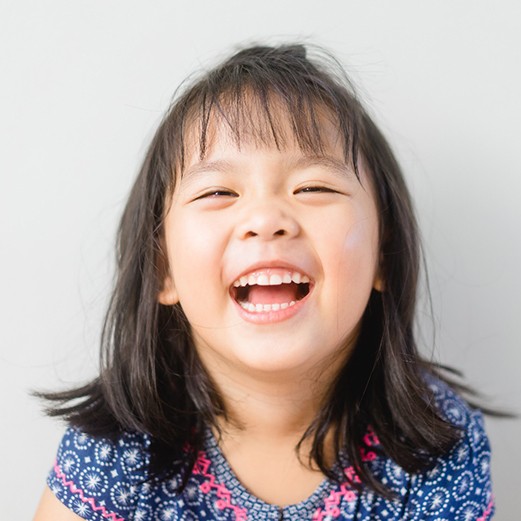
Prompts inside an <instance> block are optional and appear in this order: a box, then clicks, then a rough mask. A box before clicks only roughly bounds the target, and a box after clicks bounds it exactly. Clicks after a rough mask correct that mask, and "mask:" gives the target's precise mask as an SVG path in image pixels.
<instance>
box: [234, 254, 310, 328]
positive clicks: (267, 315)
mask: <svg viewBox="0 0 521 521" xmlns="http://www.w3.org/2000/svg"><path fill="white" fill-rule="evenodd" d="M275 270H281V271H287V272H292V273H294V272H297V273H300V274H301V275H303V276H306V277H308V279H309V281H310V282H309V292H308V293H307V295H305V296H304V297H302V298H301V299H300V300H297V301H296V302H295V304H294V305H292V306H288V307H287V308H285V309H278V310H270V311H255V312H252V311H248V310H247V309H244V308H243V307H242V306H241V305H240V304H239V302H238V301H237V300H236V299H235V296H234V290H235V288H234V286H233V284H234V282H235V281H237V280H239V279H240V278H241V277H245V276H248V275H251V274H253V273H258V272H268V273H269V272H270V271H275ZM314 286H315V282H314V278H313V277H312V276H311V275H310V274H309V271H308V270H307V269H305V268H303V267H302V266H300V265H298V264H294V263H291V262H286V261H281V260H273V261H262V262H257V263H255V264H251V265H250V266H248V267H247V268H246V269H244V270H243V271H241V272H240V273H239V274H238V275H236V276H235V277H234V279H233V280H232V281H231V283H230V289H229V294H230V298H231V300H232V302H233V304H234V305H235V308H236V310H237V313H238V314H239V316H240V317H241V318H242V319H243V320H245V321H246V322H251V323H253V324H273V323H276V322H282V321H284V320H288V319H290V318H292V317H294V316H295V315H297V314H298V313H299V312H300V311H301V310H302V308H303V307H304V306H305V304H306V303H307V301H308V299H309V297H310V295H311V294H312V292H313V288H314Z"/></svg>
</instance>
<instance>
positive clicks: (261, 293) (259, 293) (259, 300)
mask: <svg viewBox="0 0 521 521" xmlns="http://www.w3.org/2000/svg"><path fill="white" fill-rule="evenodd" d="M292 300H297V285H296V284H280V285H279V286H251V287H250V290H249V292H248V302H251V303H252V304H282V303H284V302H291V301H292Z"/></svg>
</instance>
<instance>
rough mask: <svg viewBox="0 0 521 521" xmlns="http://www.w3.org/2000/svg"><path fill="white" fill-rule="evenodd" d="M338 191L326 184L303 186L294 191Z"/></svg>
mask: <svg viewBox="0 0 521 521" xmlns="http://www.w3.org/2000/svg"><path fill="white" fill-rule="evenodd" d="M316 192H318V193H333V194H334V193H339V192H338V190H333V188H328V187H327V186H304V187H303V188H299V189H298V190H296V191H295V193H296V194H311V193H316Z"/></svg>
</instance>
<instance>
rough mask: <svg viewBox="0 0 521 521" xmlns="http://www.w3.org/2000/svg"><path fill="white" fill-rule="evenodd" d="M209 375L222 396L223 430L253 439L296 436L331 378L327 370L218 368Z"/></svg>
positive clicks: (321, 399)
mask: <svg viewBox="0 0 521 521" xmlns="http://www.w3.org/2000/svg"><path fill="white" fill-rule="evenodd" d="M210 374H211V376H212V379H213V381H214V383H215V384H216V386H217V389H218V391H219V393H220V395H221V396H222V398H223V401H224V405H225V408H226V412H227V420H226V421H225V420H224V419H223V420H222V421H221V425H220V427H221V428H222V430H223V431H224V432H225V433H229V434H231V435H233V434H237V435H238V434H239V433H240V432H242V433H247V434H248V435H249V436H254V437H257V438H264V437H266V438H274V437H276V438H279V439H281V438H286V439H287V438H296V439H297V441H298V439H300V437H301V436H302V434H303V433H304V431H305V430H306V428H307V427H308V426H309V425H310V423H311V422H312V421H313V419H314V418H315V417H316V415H317V413H318V411H319V409H320V407H321V406H322V404H323V402H324V397H325V395H326V393H327V392H328V391H329V386H330V383H331V381H332V378H333V377H334V374H331V371H330V370H327V371H320V372H318V371H315V372H314V374H311V373H310V372H308V373H298V374H297V373H296V372H295V373H293V374H286V373H284V374H271V373H270V374H251V373H248V372H247V371H245V370H238V371H233V370H230V367H229V366H226V367H223V368H222V370H219V369H218V367H216V365H215V364H214V365H213V366H212V370H211V373H210Z"/></svg>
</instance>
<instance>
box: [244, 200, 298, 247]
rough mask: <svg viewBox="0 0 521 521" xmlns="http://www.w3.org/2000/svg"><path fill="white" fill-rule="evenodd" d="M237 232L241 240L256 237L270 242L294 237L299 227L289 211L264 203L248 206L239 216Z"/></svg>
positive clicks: (276, 205) (279, 206)
mask: <svg viewBox="0 0 521 521" xmlns="http://www.w3.org/2000/svg"><path fill="white" fill-rule="evenodd" d="M237 230H238V235H239V238H241V239H249V238H254V237H256V238H258V239H260V240H264V241H270V240H273V239H276V238H279V237H285V238H292V237H296V236H297V235H298V234H299V232H300V226H299V223H298V221H297V219H296V217H295V216H294V215H292V213H291V211H290V209H288V208H284V207H283V206H282V205H281V204H277V203H270V202H267V201H265V202H258V203H256V204H254V205H253V206H250V207H249V208H248V209H247V210H246V211H245V212H244V213H243V214H242V215H241V216H240V223H239V225H238V227H237Z"/></svg>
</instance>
